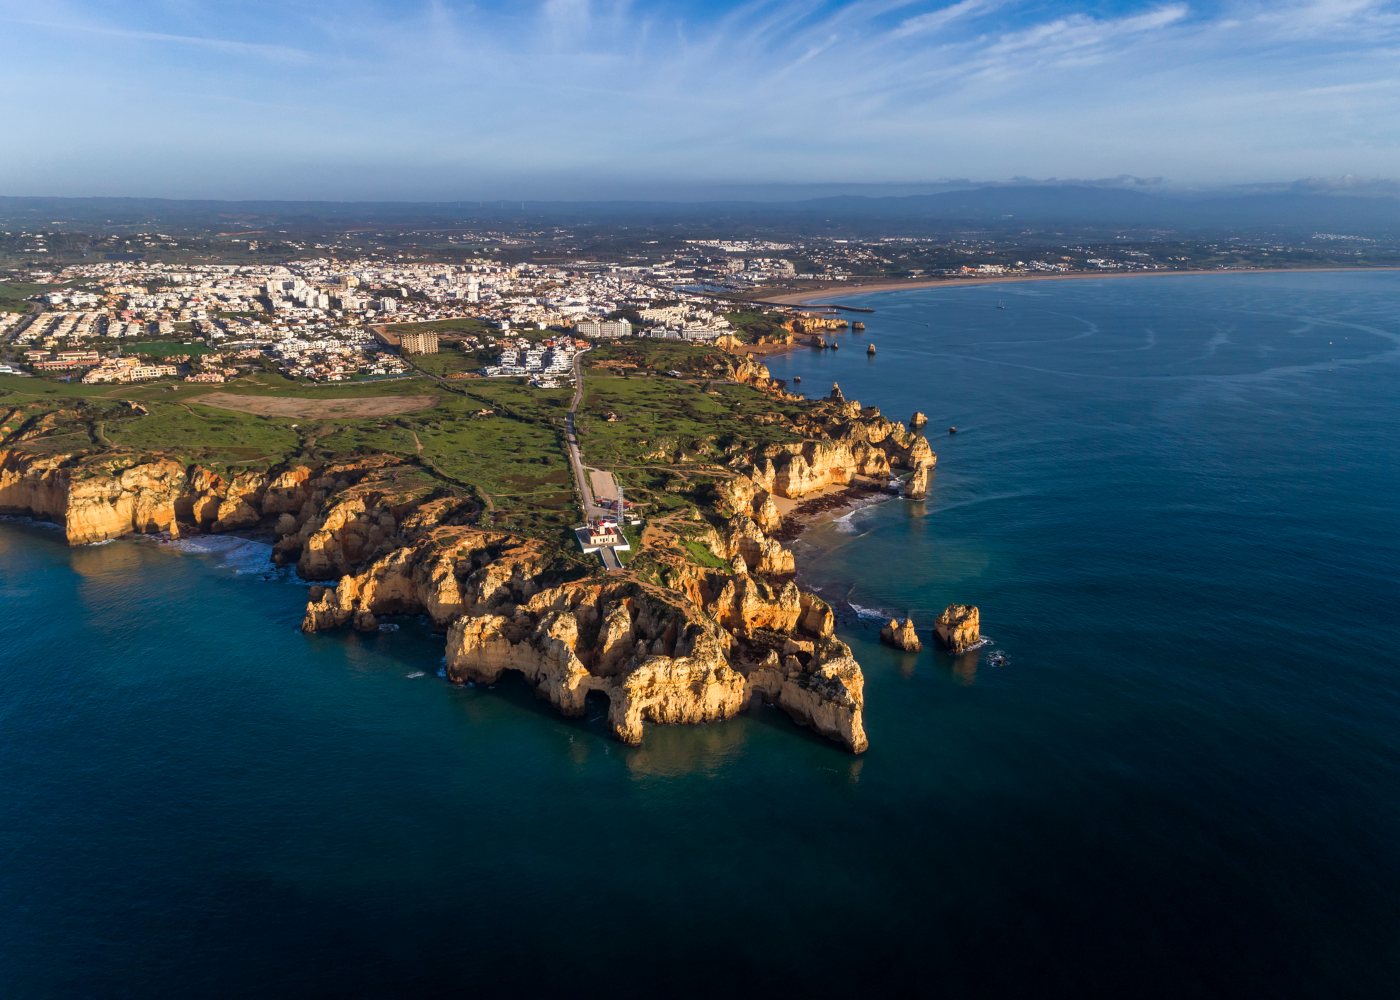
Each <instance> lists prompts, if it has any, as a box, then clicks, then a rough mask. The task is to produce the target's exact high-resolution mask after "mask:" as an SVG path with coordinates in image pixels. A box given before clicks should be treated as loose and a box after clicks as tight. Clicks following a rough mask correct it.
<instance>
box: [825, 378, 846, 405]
mask: <svg viewBox="0 0 1400 1000" xmlns="http://www.w3.org/2000/svg"><path fill="white" fill-rule="evenodd" d="M826 398H827V399H829V400H831V401H832V402H833V403H844V402H845V401H846V395H845V393H843V392H842V391H841V383H840V382H833V383H831V395H829V396H827V397H826Z"/></svg>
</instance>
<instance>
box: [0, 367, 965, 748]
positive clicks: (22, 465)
mask: <svg viewBox="0 0 1400 1000" xmlns="http://www.w3.org/2000/svg"><path fill="white" fill-rule="evenodd" d="M730 374H731V376H732V378H733V379H734V381H737V382H742V383H745V384H748V385H752V386H755V387H757V388H759V389H760V390H761V391H764V392H767V393H770V394H772V395H773V397H774V399H775V400H780V401H782V403H783V404H784V407H783V410H782V412H781V413H776V412H775V415H774V419H775V420H779V421H781V422H782V430H783V437H784V438H786V440H784V443H780V444H772V445H768V446H766V447H763V448H761V449H759V450H758V451H756V452H753V453H743V452H740V453H736V454H734V455H733V456H732V457H731V461H732V466H731V467H730V468H729V469H728V470H726V469H725V468H721V467H710V468H707V469H706V470H705V475H706V476H707V477H710V478H711V479H712V480H713V483H714V485H713V486H712V487H711V490H712V492H711V494H710V497H709V499H708V500H707V501H705V504H704V505H703V506H704V510H703V512H702V511H700V510H694V511H692V512H691V513H692V515H693V520H691V521H688V522H686V523H685V524H684V525H681V526H680V527H683V528H684V534H683V536H682V535H677V534H676V533H675V532H672V533H671V534H669V535H668V534H667V533H666V532H664V531H660V532H655V533H653V531H652V529H651V528H650V527H649V528H648V534H655V535H656V536H657V537H661V538H662V539H663V541H665V540H667V539H669V541H670V542H684V543H685V544H679V543H678V544H658V545H655V546H649V545H647V544H645V543H644V544H643V546H642V549H643V551H641V552H638V553H634V554H633V560H632V564H631V565H630V567H629V569H628V571H627V572H624V573H621V574H615V575H611V576H604V575H602V574H601V573H599V572H596V571H594V570H590V569H589V568H587V567H586V566H585V564H584V563H581V562H578V561H571V560H570V557H569V556H568V554H567V553H565V552H564V551H563V550H561V548H560V547H559V544H558V543H557V542H554V541H552V540H551V541H546V540H541V539H530V538H522V537H518V536H515V535H512V534H509V533H505V532H500V531H492V530H487V529H485V528H482V527H479V526H478V524H477V521H478V515H479V513H480V511H481V507H480V505H479V504H478V503H477V502H476V501H475V500H474V499H473V498H471V497H469V496H465V495H464V491H463V490H460V489H455V488H452V487H450V486H444V485H442V484H441V483H439V482H436V481H435V480H433V479H432V478H431V477H426V476H425V475H424V474H423V472H424V470H422V469H421V468H419V467H418V466H417V465H416V464H415V463H413V462H411V461H409V460H407V459H402V458H395V457H392V456H387V455H370V456H364V457H361V458H357V459H356V460H354V461H346V462H341V463H328V464H324V465H317V466H313V465H296V464H294V465H290V466H285V467H278V468H273V469H267V470H250V471H240V472H219V471H216V470H213V469H209V468H204V467H201V466H198V465H188V464H184V463H181V462H180V461H178V460H177V459H176V458H174V457H172V456H170V455H166V454H132V453H120V452H117V451H115V450H113V449H111V448H107V447H102V446H100V445H99V444H98V442H97V440H96V439H94V442H93V447H91V448H85V449H82V450H78V451H72V452H64V451H60V450H57V449H52V448H49V447H47V446H46V443H47V442H49V441H50V440H52V439H51V438H49V437H46V436H45V435H47V434H49V433H50V432H51V431H53V430H54V429H55V428H56V427H60V426H61V424H62V416H61V414H60V413H58V412H57V411H56V412H55V414H47V415H44V416H43V417H42V418H38V419H36V418H33V417H32V416H30V415H23V416H22V417H14V416H13V413H12V414H11V415H9V416H5V417H0V512H5V513H19V514H28V515H31V516H34V517H39V518H43V519H46V520H50V521H54V522H56V523H59V524H61V525H63V526H64V529H65V531H66V533H67V537H68V539H69V541H70V542H72V543H73V544H83V543H89V542H95V541H102V540H105V539H109V538H116V537H119V536H122V535H125V534H130V533H152V532H162V533H167V534H169V535H172V536H179V535H185V534H190V533H199V532H222V531H235V530H238V531H248V530H258V531H264V532H266V533H268V534H270V535H271V536H272V537H273V538H274V539H275V544H274V558H276V559H277V560H278V561H279V562H281V563H284V564H294V565H295V566H296V567H297V570H298V572H299V573H300V575H301V576H303V577H304V578H306V579H308V580H316V581H327V582H331V581H335V582H334V585H332V586H324V587H313V588H312V589H311V592H310V594H309V600H308V603H307V607H306V612H305V616H304V620H303V626H302V627H303V628H304V629H305V630H307V631H321V630H327V629H336V628H346V627H350V628H357V629H363V630H372V629H377V628H378V627H379V625H380V623H381V619H382V618H383V617H384V616H387V615H403V614H411V615H419V614H421V615H424V616H426V617H427V619H428V620H429V621H430V622H431V623H432V624H433V625H434V627H436V628H438V629H439V630H441V631H443V632H444V633H445V634H446V652H447V656H446V660H447V670H448V674H449V676H450V677H451V678H452V679H453V680H456V681H460V682H466V681H478V682H484V683H491V682H493V681H494V680H496V679H497V678H499V677H500V675H501V674H502V673H503V672H505V671H514V672H516V673H518V674H520V675H521V676H523V677H524V678H525V679H526V680H527V681H528V682H529V683H530V684H531V685H532V686H533V687H534V688H535V690H536V691H537V692H538V693H539V695H540V696H541V697H542V698H545V699H547V700H548V701H549V702H550V703H552V704H553V705H555V706H556V707H557V708H558V709H559V710H560V711H561V712H564V713H566V714H577V713H580V712H582V711H583V706H584V701H585V699H586V698H587V697H588V695H589V694H595V695H599V696H603V697H606V698H607V700H608V704H609V720H610V725H611V727H612V729H613V732H614V733H615V735H616V736H617V738H618V739H620V740H623V741H624V742H628V743H636V742H639V741H640V740H641V739H642V737H643V732H644V729H645V726H646V725H647V724H648V723H654V724H676V723H702V722H712V721H718V720H721V719H728V718H731V717H733V716H734V715H736V714H737V713H739V712H741V711H744V710H745V709H746V708H747V707H748V706H751V705H754V704H756V703H760V702H762V703H766V704H770V705H773V706H776V707H778V708H780V709H782V710H783V711H784V712H785V713H787V714H788V715H789V716H790V717H792V718H793V719H794V720H796V721H797V722H799V723H801V724H803V725H806V726H810V727H811V728H812V729H813V730H815V731H816V732H818V733H821V734H822V735H824V736H826V737H828V738H830V739H833V740H835V741H837V742H839V743H840V744H841V745H843V746H845V747H846V748H848V749H849V750H851V751H853V752H856V753H859V752H862V751H863V750H865V749H866V747H867V745H868V740H867V737H866V733H865V727H864V677H863V675H862V673H861V669H860V666H859V664H858V663H857V662H856V661H855V659H854V658H853V657H852V656H851V651H850V649H849V647H847V646H846V644H845V643H843V642H842V641H841V640H840V639H838V638H836V636H835V634H834V631H835V616H834V614H833V612H832V609H831V607H830V606H829V605H827V604H826V602H824V601H823V600H821V598H819V597H817V596H816V595H814V594H811V593H809V592H806V591H803V590H802V589H801V588H800V587H799V586H798V584H797V583H796V582H795V580H794V574H795V571H796V566H795V563H794V560H793V555H792V552H791V551H790V550H788V549H787V548H786V547H784V546H783V545H782V544H781V543H780V542H779V541H777V540H776V539H775V538H774V537H773V533H774V532H776V531H777V530H778V529H779V528H781V526H782V517H781V516H780V513H779V510H778V506H777V504H776V503H775V498H796V497H801V496H803V495H806V494H809V493H812V492H815V491H818V490H822V489H824V488H826V487H828V486H840V485H846V484H848V483H851V482H852V481H854V480H855V479H856V478H857V477H866V478H868V479H870V480H872V481H877V482H883V481H886V480H888V478H889V477H890V476H891V475H892V474H893V472H894V470H896V469H910V470H914V471H915V474H916V476H918V475H919V474H921V473H923V474H926V472H927V469H928V468H930V467H931V466H932V464H933V461H934V456H933V453H932V451H931V450H930V449H929V445H928V442H927V440H926V439H924V438H923V437H922V436H921V435H918V434H915V433H912V432H911V431H910V430H909V429H908V428H906V427H905V426H904V425H903V424H900V423H899V422H896V421H890V420H886V419H885V418H884V417H883V416H881V414H880V412H879V411H878V410H876V409H874V408H862V407H861V405H860V404H859V403H858V402H854V401H847V400H845V399H843V398H840V397H839V394H834V396H833V398H831V399H828V400H823V401H818V402H800V405H795V404H799V397H795V396H790V395H788V394H786V393H785V392H784V391H783V389H782V387H781V386H780V385H779V384H778V383H777V382H775V381H774V380H772V379H771V377H770V375H769V373H768V370H767V369H766V368H765V367H764V366H763V365H761V364H759V363H757V362H753V361H751V360H738V361H734V362H733V363H732V365H731V368H730ZM677 530H679V528H677ZM697 542H698V543H699V545H700V546H701V547H703V550H706V551H707V552H708V553H709V554H710V555H712V556H713V559H711V558H709V556H706V558H705V559H699V560H697V558H696V556H695V551H694V550H690V549H687V545H694V544H695V543H697ZM702 554H703V553H702ZM701 563H704V565H701ZM974 614H975V612H974ZM914 641H915V642H916V643H917V637H916V638H915V640H914Z"/></svg>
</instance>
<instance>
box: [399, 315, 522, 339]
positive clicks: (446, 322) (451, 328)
mask: <svg viewBox="0 0 1400 1000" xmlns="http://www.w3.org/2000/svg"><path fill="white" fill-rule="evenodd" d="M384 332H385V333H392V334H395V335H396V336H402V335H403V334H405V333H457V334H462V335H463V336H467V335H471V336H477V337H485V336H492V335H494V334H497V333H500V330H498V329H497V328H496V327H495V326H493V325H491V324H490V323H488V322H487V321H486V320H484V319H474V318H471V317H460V318H457V319H437V320H430V321H429V322H426V323H390V324H389V325H388V326H386V327H384Z"/></svg>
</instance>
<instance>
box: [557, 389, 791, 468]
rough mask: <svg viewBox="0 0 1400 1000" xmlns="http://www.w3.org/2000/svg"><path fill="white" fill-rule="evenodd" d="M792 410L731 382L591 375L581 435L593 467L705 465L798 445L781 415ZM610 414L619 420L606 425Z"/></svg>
mask: <svg viewBox="0 0 1400 1000" xmlns="http://www.w3.org/2000/svg"><path fill="white" fill-rule="evenodd" d="M796 411H797V404H792V403H783V402H780V401H777V400H774V399H773V398H772V397H770V396H767V395H765V394H763V393H761V392H759V391H758V390H757V389H754V388H752V387H751V386H746V385H737V384H734V383H730V382H718V381H716V382H707V383H696V382H691V381H689V380H685V379H659V378H654V377H647V376H627V375H600V374H596V373H595V374H590V375H589V376H588V378H587V382H586V389H585V393H584V401H583V405H582V406H581V407H580V409H579V416H578V429H579V434H580V435H581V436H582V438H583V444H584V450H585V452H586V454H587V455H588V460H589V461H590V462H592V463H593V464H602V465H606V466H608V467H626V466H634V465H642V464H646V465H655V464H676V463H680V462H686V463H700V464H705V463H709V464H712V465H720V466H728V465H729V464H730V461H731V459H733V458H735V457H737V456H740V455H742V454H745V453H748V452H751V451H753V450H754V449H756V448H760V447H762V446H764V445H768V444H778V443H783V442H788V441H793V440H796V438H795V437H794V436H793V434H792V433H791V431H790V430H789V429H788V427H787V421H786V419H784V418H786V417H790V416H793V415H795V413H796ZM608 413H615V414H617V415H618V417H619V419H618V420H616V421H615V422H614V421H609V420H607V416H606V415H607V414H608Z"/></svg>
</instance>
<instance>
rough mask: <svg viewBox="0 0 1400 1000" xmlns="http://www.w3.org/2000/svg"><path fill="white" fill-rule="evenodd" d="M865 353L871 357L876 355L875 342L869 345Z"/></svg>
mask: <svg viewBox="0 0 1400 1000" xmlns="http://www.w3.org/2000/svg"><path fill="white" fill-rule="evenodd" d="M865 353H866V354H869V355H871V356H874V354H875V344H874V343H873V342H872V343H870V344H868V345H866V348H865Z"/></svg>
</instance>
